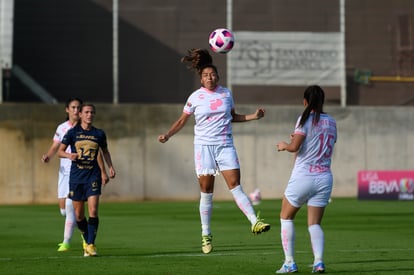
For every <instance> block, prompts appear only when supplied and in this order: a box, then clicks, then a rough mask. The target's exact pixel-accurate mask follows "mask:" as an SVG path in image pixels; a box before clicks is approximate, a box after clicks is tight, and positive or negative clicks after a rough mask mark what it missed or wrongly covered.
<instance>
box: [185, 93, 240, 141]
mask: <svg viewBox="0 0 414 275" xmlns="http://www.w3.org/2000/svg"><path fill="white" fill-rule="evenodd" d="M233 108H234V102H233V95H232V93H231V91H230V90H229V89H227V88H224V87H222V86H217V88H216V89H215V90H214V91H210V90H208V89H206V88H204V87H201V88H200V89H198V90H196V91H194V92H193V93H192V94H191V95H190V97H189V98H188V100H187V103H186V105H185V106H184V110H183V112H185V113H187V114H194V117H195V125H194V144H201V145H223V144H228V145H233V136H232V126H231V121H232V119H233V118H232V116H231V110H232V109H233Z"/></svg>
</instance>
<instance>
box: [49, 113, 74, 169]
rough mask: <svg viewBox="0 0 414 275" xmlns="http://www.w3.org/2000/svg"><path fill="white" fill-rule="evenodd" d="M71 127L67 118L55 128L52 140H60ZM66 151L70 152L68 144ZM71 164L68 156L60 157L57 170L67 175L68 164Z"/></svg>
mask: <svg viewBox="0 0 414 275" xmlns="http://www.w3.org/2000/svg"><path fill="white" fill-rule="evenodd" d="M72 127H73V125H72V123H70V121H69V120H67V121H65V122H63V123H61V124H60V125H59V126H58V127H57V129H56V133H55V135H54V136H53V141H54V142H59V143H61V142H62V139H63V137H64V136H65V135H66V132H67V131H68V130H69V129H71V128H72ZM66 152H67V153H70V152H71V151H70V146H68V148H66ZM71 165H72V161H71V160H70V159H68V158H61V159H60V167H59V171H60V172H62V173H63V174H65V175H68V174H69V173H70V166H71Z"/></svg>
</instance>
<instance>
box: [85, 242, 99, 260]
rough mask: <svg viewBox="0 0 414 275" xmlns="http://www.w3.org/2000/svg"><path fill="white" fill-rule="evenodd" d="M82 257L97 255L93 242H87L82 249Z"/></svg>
mask: <svg viewBox="0 0 414 275" xmlns="http://www.w3.org/2000/svg"><path fill="white" fill-rule="evenodd" d="M83 256H84V257H95V256H98V253H96V246H95V245H94V244H88V245H87V246H86V248H85V250H84V251H83Z"/></svg>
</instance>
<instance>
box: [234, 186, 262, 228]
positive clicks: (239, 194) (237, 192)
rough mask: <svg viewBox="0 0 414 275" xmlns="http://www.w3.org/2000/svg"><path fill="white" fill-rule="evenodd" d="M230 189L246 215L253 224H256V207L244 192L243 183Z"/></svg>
mask: <svg viewBox="0 0 414 275" xmlns="http://www.w3.org/2000/svg"><path fill="white" fill-rule="evenodd" d="M230 191H231V193H232V194H233V198H234V200H235V201H236V204H237V206H238V207H239V208H240V210H241V211H242V212H243V213H244V215H246V217H247V219H249V221H250V223H251V224H252V225H253V224H255V223H256V222H257V217H256V213H255V212H254V208H253V206H252V203H251V202H250V200H249V197H247V195H246V193H244V192H243V188H242V187H241V185H238V186H237V187H234V188H233V189H231V190H230Z"/></svg>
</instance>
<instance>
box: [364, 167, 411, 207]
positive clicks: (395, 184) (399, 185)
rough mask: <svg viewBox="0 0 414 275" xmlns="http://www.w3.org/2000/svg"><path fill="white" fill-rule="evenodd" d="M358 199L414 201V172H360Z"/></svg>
mask: <svg viewBox="0 0 414 275" xmlns="http://www.w3.org/2000/svg"><path fill="white" fill-rule="evenodd" d="M358 199H363V200H377V199H378V200H414V170H401V171H399V170H390V171H387V170H382V171H359V172H358Z"/></svg>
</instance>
